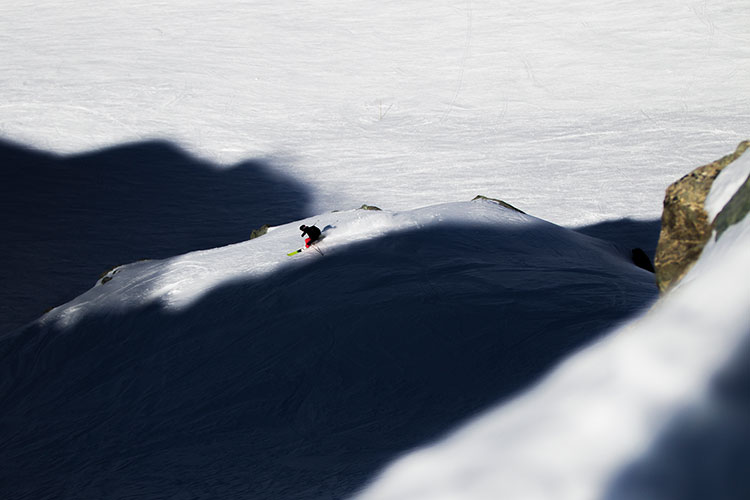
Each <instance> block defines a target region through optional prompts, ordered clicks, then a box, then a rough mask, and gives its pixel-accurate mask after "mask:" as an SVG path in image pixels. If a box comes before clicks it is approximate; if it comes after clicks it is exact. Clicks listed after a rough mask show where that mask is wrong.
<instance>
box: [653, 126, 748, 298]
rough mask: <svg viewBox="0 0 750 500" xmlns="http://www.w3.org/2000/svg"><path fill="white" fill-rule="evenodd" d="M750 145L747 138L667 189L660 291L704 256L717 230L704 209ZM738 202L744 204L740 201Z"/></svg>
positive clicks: (659, 254)
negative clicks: (718, 183) (729, 167)
mask: <svg viewBox="0 0 750 500" xmlns="http://www.w3.org/2000/svg"><path fill="white" fill-rule="evenodd" d="M749 147H750V141H744V142H742V143H740V145H739V146H737V149H736V150H735V152H734V153H732V154H729V155H726V156H724V157H723V158H721V159H719V160H716V161H715V162H712V163H709V164H708V165H704V166H702V167H698V168H696V169H695V170H693V171H692V172H690V173H689V174H687V175H686V176H684V177H683V178H682V179H680V180H678V181H677V182H675V183H674V184H672V185H671V186H669V187H668V188H667V193H666V196H665V197H664V210H663V212H662V218H661V234H660V235H659V243H658V246H657V248H656V257H655V259H654V267H655V268H656V284H657V285H658V287H659V290H660V291H662V292H665V291H666V290H668V289H669V288H670V287H672V286H673V285H674V284H676V283H677V282H678V281H679V280H680V279H681V278H682V277H683V276H684V275H685V274H686V273H687V272H688V270H689V269H690V267H692V265H693V263H694V262H695V261H696V260H698V257H700V254H701V252H702V251H703V247H704V246H705V245H706V243H707V242H708V239H709V238H710V236H711V233H712V232H713V229H714V226H713V224H712V222H711V221H710V220H708V214H707V213H706V211H705V209H704V203H705V201H706V196H708V193H709V191H710V190H711V186H712V185H713V182H714V180H715V179H716V177H717V176H718V175H719V173H721V171H722V170H723V169H724V168H725V167H726V166H727V165H729V164H730V163H732V162H733V161H735V160H736V159H737V158H739V157H740V156H741V155H742V153H744V152H745V151H746V150H747V149H748V148H749ZM745 184H746V185H747V183H745ZM745 189H748V190H750V188H745ZM738 194H739V192H738ZM746 203H750V201H747V202H746ZM731 204H732V202H730V203H729V204H727V208H729V205H731ZM737 204H740V205H741V203H740V202H737ZM738 212H741V207H740V208H739V210H733V212H732V213H733V214H734V215H727V216H725V217H717V218H716V222H717V223H718V222H719V221H720V220H721V221H728V220H731V219H732V218H736V217H737V213H738ZM722 213H723V211H722ZM720 216H721V214H720ZM723 223H724V222H722V224H723Z"/></svg>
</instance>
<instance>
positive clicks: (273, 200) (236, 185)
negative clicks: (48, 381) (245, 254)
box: [0, 139, 312, 330]
mask: <svg viewBox="0 0 750 500" xmlns="http://www.w3.org/2000/svg"><path fill="white" fill-rule="evenodd" d="M272 161H273V159H262V160H246V161H242V162H239V163H237V164H235V165H234V166H231V167H229V168H224V167H218V166H216V165H214V164H212V163H211V162H208V161H206V160H203V159H200V158H196V157H194V156H193V155H191V154H190V153H188V152H186V151H184V150H183V149H181V148H180V147H179V146H177V145H175V144H173V143H170V142H168V141H159V140H149V141H146V142H130V143H126V144H123V145H114V146H110V147H106V148H100V149H97V150H95V151H90V152H84V153H76V154H71V155H61V154H55V153H50V152H45V151H40V150H38V149H34V148H30V147H26V146H22V145H18V144H16V143H14V142H11V141H7V140H4V139H0V165H2V171H1V172H0V174H2V176H3V182H2V183H0V204H2V205H0V206H1V207H2V211H3V212H4V217H3V219H2V221H0V229H1V230H2V232H3V234H4V239H5V240H6V241H7V244H5V245H3V248H2V250H0V251H1V252H2V255H0V257H2V258H3V260H4V262H5V263H6V266H5V267H4V268H3V270H0V273H2V274H3V275H2V276H0V277H1V278H2V281H3V282H4V284H6V287H8V288H9V289H14V288H15V293H14V294H13V295H12V296H11V297H10V300H9V302H7V303H5V304H4V305H3V310H2V311H0V319H1V320H2V321H0V328H2V329H3V330H7V329H9V328H10V326H14V327H17V326H20V325H21V324H23V323H24V322H25V321H28V320H31V319H32V318H33V317H35V316H37V315H38V314H40V313H41V312H42V311H43V310H44V309H46V308H49V307H50V306H54V305H58V304H61V303H63V302H66V301H67V300H69V299H70V298H72V297H74V296H76V295H78V294H80V293H82V292H83V291H85V290H86V289H87V288H89V287H90V286H91V284H92V283H93V282H94V280H95V279H96V277H97V276H98V275H99V274H100V273H101V272H102V271H104V270H106V269H109V268H112V267H114V266H116V265H120V264H124V263H128V262H133V261H136V260H139V259H143V258H162V257H168V256H171V255H175V254H181V253H185V252H187V251H191V250H196V249H200V248H213V247H216V246H221V245H226V244H229V243H234V242H237V241H242V240H244V239H247V238H249V235H250V233H251V231H252V230H253V229H255V228H257V227H259V226H260V225H262V224H276V223H280V222H286V221H288V220H295V219H298V218H302V217H305V216H307V215H310V206H311V202H312V193H311V192H310V190H309V188H308V187H307V186H305V185H304V184H302V183H301V182H299V181H297V180H295V179H294V178H293V177H291V176H290V175H289V174H288V172H286V171H285V169H284V168H283V167H280V166H277V165H274V164H272V163H271V162H272ZM21 270H23V271H24V272H21ZM50 277H54V278H53V280H54V287H51V286H50V283H49V282H50Z"/></svg>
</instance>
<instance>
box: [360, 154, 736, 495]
mask: <svg viewBox="0 0 750 500" xmlns="http://www.w3.org/2000/svg"><path fill="white" fill-rule="evenodd" d="M722 177H723V179H722ZM744 178H745V171H744V169H742V168H733V169H725V170H724V171H722V173H721V174H720V175H719V177H718V178H717V180H716V182H720V184H721V185H736V184H737V180H738V179H743V180H744ZM712 194H713V191H712ZM725 235H726V236H725V237H726V239H727V241H724V239H723V238H722V239H721V240H720V241H715V240H714V239H711V241H709V243H708V244H707V246H706V248H705V250H704V251H703V254H702V256H701V258H700V260H699V261H698V262H697V264H696V265H695V266H694V267H693V268H692V269H691V270H690V272H689V273H688V274H687V276H686V277H685V278H684V279H683V280H682V281H681V282H680V283H679V284H678V285H677V286H676V287H675V290H674V291H673V292H672V293H670V294H669V295H667V296H666V297H664V298H663V299H662V300H660V301H659V303H658V304H657V305H656V306H655V307H654V308H653V309H652V310H651V311H649V312H648V313H647V314H645V315H644V316H643V317H640V318H638V319H635V320H633V321H631V322H630V323H629V324H627V325H624V326H623V327H621V328H620V329H618V330H615V331H613V332H611V333H610V334H608V335H607V336H606V337H605V338H604V339H603V340H601V341H600V342H598V343H596V344H594V345H592V346H591V347H589V348H587V349H586V350H584V351H582V352H580V353H578V354H576V355H574V356H571V357H569V358H568V359H566V360H565V362H564V363H562V364H561V365H560V366H559V367H557V368H556V369H555V370H553V371H552V372H551V373H549V375H547V376H546V377H545V379H544V380H543V381H541V382H540V383H539V384H538V385H537V386H536V387H535V388H533V390H531V391H529V392H527V393H525V394H523V395H521V396H520V397H518V398H516V399H515V400H514V401H512V402H510V403H508V404H505V405H502V406H499V407H497V408H496V409H494V410H491V411H489V412H486V413H485V414H484V415H482V416H481V417H479V418H477V419H475V420H474V421H472V422H470V423H468V424H466V425H464V426H462V427H461V428H460V429H459V430H457V431H455V432H453V433H451V435H449V436H448V437H446V438H445V439H443V440H441V441H440V442H438V443H436V444H434V445H432V446H430V447H426V448H423V449H420V450H418V451H415V452H412V453H410V454H408V455H406V456H405V457H403V458H401V459H399V460H398V461H396V462H395V463H394V464H393V465H391V466H390V467H389V468H388V469H387V470H386V471H385V472H384V473H383V474H382V477H380V478H379V479H378V480H377V481H376V482H375V483H374V484H372V485H371V486H370V487H369V488H368V489H367V490H366V491H365V492H364V493H363V494H361V495H359V496H358V497H357V498H358V499H361V500H369V499H379V500H380V499H389V500H395V499H420V498H429V499H443V498H445V499H449V498H472V499H490V498H523V499H530V500H532V499H550V498H554V499H561V500H566V499H571V500H573V499H575V500H585V499H596V498H608V499H610V498H611V499H630V498H633V499H636V498H638V499H642V498H649V499H671V498H680V499H691V498H696V499H697V498H708V497H710V498H722V499H741V498H747V497H748V494H750V485H748V483H747V481H746V480H744V479H742V478H744V477H745V471H746V470H747V467H748V466H750V460H749V459H748V456H749V455H748V452H750V439H749V438H750V424H749V423H748V422H750V411H749V410H748V408H750V406H748V402H749V401H748V391H747V388H748V384H749V383H750V377H748V372H747V359H748V351H747V348H748V342H749V341H750V283H749V282H748V280H747V277H748V276H750V251H749V250H750V218H748V217H745V218H744V219H743V220H742V222H741V223H738V224H736V225H735V226H732V227H731V228H730V229H729V230H727V232H726V233H725Z"/></svg>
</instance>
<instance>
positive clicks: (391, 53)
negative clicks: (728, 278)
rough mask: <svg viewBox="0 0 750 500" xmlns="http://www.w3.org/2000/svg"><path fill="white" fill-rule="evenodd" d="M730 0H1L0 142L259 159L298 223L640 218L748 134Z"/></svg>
mask: <svg viewBox="0 0 750 500" xmlns="http://www.w3.org/2000/svg"><path fill="white" fill-rule="evenodd" d="M749 25H750V8H749V7H748V5H747V2H745V1H744V0H726V1H722V2H720V3H712V2H694V1H689V0H660V1H654V2H645V3H644V2H608V3H607V4H604V5H603V4H601V2H596V1H593V0H568V1H566V2H564V3H560V2H557V1H551V0H512V1H506V2H502V3H498V2H495V1H492V0H464V1H455V0H410V1H408V2H403V1H386V2H377V3H370V2H348V1H340V0H319V1H315V2H302V3H300V2H269V1H264V0H254V1H243V2H240V1H236V0H221V1H215V0H211V1H208V0H199V1H192V2H190V3H189V4H188V5H186V4H185V2H178V1H171V0H167V1H160V2H139V1H132V0H128V1H124V0H116V1H111V2H107V3H106V4H102V3H101V2H96V1H92V0H85V1H78V0H77V1H72V0H67V1H56V2H51V1H42V2H34V4H33V5H31V4H28V3H23V2H21V3H18V2H4V3H3V4H2V5H0V33H2V34H3V35H2V48H3V64H4V71H3V79H2V80H0V92H1V93H2V95H3V97H4V102H3V103H2V104H1V105H0V135H2V136H4V137H6V138H8V139H11V140H14V141H17V142H20V143H22V144H28V145H30V146H34V147H38V148H41V149H44V150H47V151H50V152H54V153H74V152H75V153H80V152H84V151H90V150H96V149H99V148H102V147H108V146H112V145H118V144H122V143H131V142H135V141H142V140H144V139H149V140H150V139H164V140H168V141H171V142H175V143H178V144H179V145H180V146H182V147H184V148H186V149H187V150H188V151H190V152H191V153H193V154H196V155H197V156H198V157H200V158H203V159H205V160H208V161H211V162H215V163H219V164H223V165H231V164H235V163H237V162H240V161H244V160H249V159H259V158H275V159H277V161H276V162H275V163H277V164H279V166H278V167H277V168H279V169H280V170H283V171H284V172H285V173H289V174H292V175H293V176H294V177H296V178H297V179H299V180H300V181H302V182H304V183H305V184H307V185H309V186H310V188H311V189H312V191H313V194H314V197H315V200H314V202H315V206H314V207H313V211H312V213H319V212H321V211H325V210H332V209H341V208H347V207H356V206H359V205H360V204H361V203H363V202H368V203H371V204H375V205H378V206H382V207H387V208H390V209H394V210H401V209H407V208H416V207H421V206H426V205H431V204H435V203H440V202H444V201H460V200H465V199H471V198H472V197H473V196H474V195H475V194H476V193H477V192H487V193H488V194H491V195H493V196H499V197H502V198H503V199H507V200H510V201H511V202H515V203H516V204H517V206H519V208H521V209H523V210H524V211H526V212H528V213H533V214H535V215H536V216H538V217H541V218H543V219H545V220H549V221H552V222H555V223H558V224H565V225H574V224H575V225H582V224H588V223H592V222H597V221H601V220H607V219H617V218H622V217H633V218H638V219H656V218H658V216H659V213H660V200H661V195H662V193H663V190H664V187H665V186H666V185H668V184H669V183H670V182H672V181H673V180H674V179H676V178H678V177H680V176H681V175H682V174H683V173H684V172H685V171H687V170H689V168H690V167H694V166H698V165H700V164H703V163H707V162H708V161H712V160H713V159H715V158H717V157H719V156H720V155H722V154H724V153H725V152H726V151H729V150H731V149H732V148H733V147H734V146H735V145H736V144H737V143H738V142H739V141H740V140H742V139H745V138H746V136H747V134H748V123H749V122H750V118H749V116H748V112H747V109H748V95H749V93H748V90H750V70H749V69H748V68H750V64H748V62H749V60H750V49H748V47H750V44H748V41H750V32H748V28H747V27H748V26H749Z"/></svg>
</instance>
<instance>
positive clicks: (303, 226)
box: [299, 224, 307, 231]
mask: <svg viewBox="0 0 750 500" xmlns="http://www.w3.org/2000/svg"><path fill="white" fill-rule="evenodd" d="M306 228H307V226H306V225H304V224H302V225H301V226H300V227H299V230H300V231H304V230H305V229H306Z"/></svg>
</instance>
